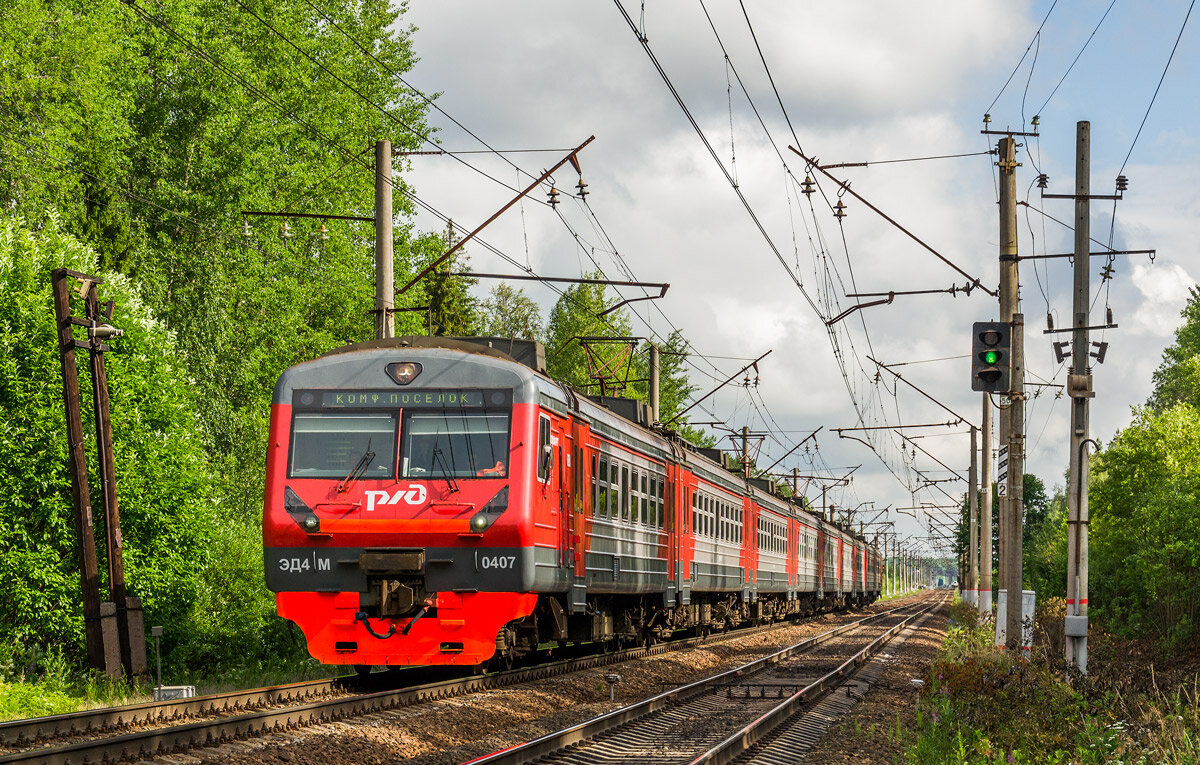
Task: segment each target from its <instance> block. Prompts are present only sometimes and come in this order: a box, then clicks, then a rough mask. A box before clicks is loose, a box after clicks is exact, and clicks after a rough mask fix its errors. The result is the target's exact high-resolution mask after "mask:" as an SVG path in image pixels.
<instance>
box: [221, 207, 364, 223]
mask: <svg viewBox="0 0 1200 765" xmlns="http://www.w3.org/2000/svg"><path fill="white" fill-rule="evenodd" d="M242 217H244V218H245V217H259V218H313V219H315V220H356V221H360V222H362V223H374V222H375V219H374V218H366V217H363V216H361V215H327V214H324V213H302V212H268V211H265V210H242Z"/></svg>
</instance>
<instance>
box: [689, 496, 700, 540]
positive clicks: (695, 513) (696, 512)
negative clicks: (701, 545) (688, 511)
mask: <svg viewBox="0 0 1200 765" xmlns="http://www.w3.org/2000/svg"><path fill="white" fill-rule="evenodd" d="M688 494H691V495H692V528H691V529H690V531H691V532H692V533H693V534H698V533H700V496H699V495H698V494H696V492H694V491H692V490H691V489H688Z"/></svg>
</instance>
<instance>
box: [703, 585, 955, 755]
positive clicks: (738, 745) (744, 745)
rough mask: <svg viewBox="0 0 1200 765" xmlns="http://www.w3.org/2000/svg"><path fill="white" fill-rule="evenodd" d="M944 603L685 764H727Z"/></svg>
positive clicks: (898, 627)
mask: <svg viewBox="0 0 1200 765" xmlns="http://www.w3.org/2000/svg"><path fill="white" fill-rule="evenodd" d="M945 602H946V599H945V598H944V597H943V598H942V599H941V600H939V601H938V602H937V603H931V604H930V605H929V606H927V607H926V608H923V609H921V610H920V611H917V612H916V613H914V614H912V615H911V616H909V617H907V618H905V619H904V620H903V621H901V622H899V623H898V624H895V625H893V626H892V627H890V628H888V630H887V631H886V632H884V633H883V634H882V635H880V636H879V637H877V638H875V640H873V641H871V643H870V644H869V645H868V646H866V647H865V648H863V649H862V650H861V651H859V652H858V653H856V654H854V655H853V656H851V657H850V658H849V659H847V660H846V661H844V662H842V664H840V665H839V666H838V667H837V668H836V669H834V670H833V671H831V672H829V673H827V674H825V675H824V676H823V677H820V678H818V679H817V680H815V681H814V682H812V683H810V684H809V685H807V686H806V687H804V688H802V689H800V690H799V691H797V692H796V693H794V694H793V695H792V696H791V697H790V698H788V699H786V700H785V701H783V702H782V703H780V704H779V705H777V706H776V707H775V708H774V709H772V710H770V711H769V712H767V713H765V714H763V715H762V716H760V717H759V718H758V719H756V720H754V721H753V722H751V723H750V724H749V725H747V726H745V727H744V728H742V729H741V730H740V731H738V732H737V733H734V734H733V735H731V736H729V737H728V738H726V739H725V740H724V741H722V742H721V743H719V744H717V745H716V746H714V747H713V748H712V749H709V750H708V751H707V752H705V753H704V754H702V755H700V756H699V757H697V758H696V759H694V760H692V761H691V762H690V763H689V765H727V763H730V762H733V761H734V760H736V759H738V758H739V757H741V756H742V755H743V754H744V753H745V752H747V751H749V750H750V749H751V748H752V747H753V746H754V745H755V744H757V743H758V742H759V741H761V740H763V739H764V738H765V737H766V736H768V735H770V734H771V733H773V732H774V731H776V730H777V729H779V728H780V727H782V726H784V725H790V724H794V723H795V722H796V720H795V714H796V712H797V711H799V710H800V708H801V707H804V706H806V705H808V704H811V703H812V702H814V701H817V700H818V699H820V698H822V697H824V696H826V695H827V694H829V693H830V692H832V691H833V690H835V689H836V688H839V687H841V686H843V685H845V684H846V682H847V681H849V680H850V679H851V678H852V677H853V676H854V675H855V674H857V672H858V671H859V670H860V669H861V668H862V667H863V666H864V665H865V664H866V663H867V662H868V661H869V660H871V659H872V658H874V656H875V654H877V653H879V652H880V651H881V650H883V647H884V646H885V645H887V644H888V642H889V641H890V640H891V639H892V638H893V637H895V636H896V635H897V634H899V633H900V632H901V631H903V630H904V629H906V628H907V627H908V626H909V624H910V623H911V622H912V621H913V620H915V619H918V618H920V617H922V616H924V615H926V614H928V613H929V612H930V611H932V610H933V609H935V608H940V607H941V606H942V605H944V604H945Z"/></svg>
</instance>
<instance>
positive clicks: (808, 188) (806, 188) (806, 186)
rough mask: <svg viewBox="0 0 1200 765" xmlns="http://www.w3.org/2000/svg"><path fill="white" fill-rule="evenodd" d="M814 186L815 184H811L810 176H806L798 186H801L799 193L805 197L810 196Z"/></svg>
mask: <svg viewBox="0 0 1200 765" xmlns="http://www.w3.org/2000/svg"><path fill="white" fill-rule="evenodd" d="M814 185H815V184H814V183H813V179H812V176H811V175H806V176H804V183H802V184H800V186H801V189H800V191H801V192H802V193H803V194H805V195H806V196H807V195H810V194H812V193H813V190H814V189H813V186H814Z"/></svg>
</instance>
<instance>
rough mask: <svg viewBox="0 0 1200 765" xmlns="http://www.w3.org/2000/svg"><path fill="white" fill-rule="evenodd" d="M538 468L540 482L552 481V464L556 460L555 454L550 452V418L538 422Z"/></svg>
mask: <svg viewBox="0 0 1200 765" xmlns="http://www.w3.org/2000/svg"><path fill="white" fill-rule="evenodd" d="M537 460H538V468H537V475H538V480H539V481H543V482H544V481H548V480H550V464H551V463H552V462H553V460H554V452H552V451H551V450H550V418H549V417H544V416H543V417H542V418H541V419H539V420H538V456H537Z"/></svg>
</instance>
